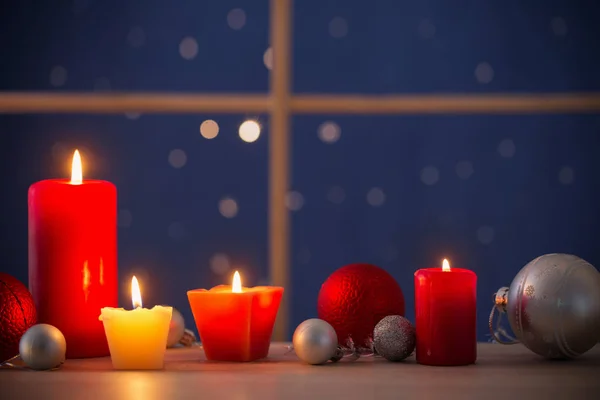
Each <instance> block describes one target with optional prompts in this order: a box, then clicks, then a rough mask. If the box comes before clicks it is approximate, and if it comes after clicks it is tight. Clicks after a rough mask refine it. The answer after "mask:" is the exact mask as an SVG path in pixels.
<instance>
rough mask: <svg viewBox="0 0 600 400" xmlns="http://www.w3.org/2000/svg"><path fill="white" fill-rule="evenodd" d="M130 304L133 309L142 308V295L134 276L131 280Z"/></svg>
mask: <svg viewBox="0 0 600 400" xmlns="http://www.w3.org/2000/svg"><path fill="white" fill-rule="evenodd" d="M131 303H132V304H133V308H134V309H136V308H141V307H142V294H141V293H140V285H139V284H138V280H137V278H136V277H135V275H134V276H133V278H131Z"/></svg>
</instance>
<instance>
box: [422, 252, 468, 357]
mask: <svg viewBox="0 0 600 400" xmlns="http://www.w3.org/2000/svg"><path fill="white" fill-rule="evenodd" d="M476 301H477V275H475V273H474V272H473V271H469V270H467V269H461V268H452V269H450V264H449V263H448V261H447V260H444V262H443V265H442V268H427V269H420V270H418V271H417V272H415V325H416V326H415V328H416V333H417V362H418V363H419V364H425V365H440V366H443V365H468V364H473V363H474V362H475V360H476V359H477V331H476V321H477V319H476V311H477V307H476Z"/></svg>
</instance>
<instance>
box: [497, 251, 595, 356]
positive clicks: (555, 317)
mask: <svg viewBox="0 0 600 400" xmlns="http://www.w3.org/2000/svg"><path fill="white" fill-rule="evenodd" d="M506 312H507V314H508V319H509V321H510V325H511V328H512V330H513V331H514V333H515V335H516V336H517V338H518V339H519V341H520V342H521V343H523V344H524V345H525V346H527V348H529V349H530V350H531V351H533V352H534V353H537V354H539V355H541V356H543V357H546V358H556V359H560V358H574V357H577V356H579V355H581V354H583V353H585V352H586V351H588V350H590V349H591V348H592V347H593V346H594V345H595V344H596V343H597V342H598V337H599V336H600V273H599V272H598V270H596V268H594V267H593V266H592V265H591V264H589V263H588V262H586V261H585V260H582V259H581V258H579V257H576V256H573V255H569V254H546V255H544V256H541V257H538V258H536V259H535V260H533V261H531V262H530V263H529V264H527V265H526V266H525V267H523V269H521V271H519V273H518V274H517V276H515V278H514V280H513V281H512V284H511V285H510V288H509V290H508V298H507V305H506Z"/></svg>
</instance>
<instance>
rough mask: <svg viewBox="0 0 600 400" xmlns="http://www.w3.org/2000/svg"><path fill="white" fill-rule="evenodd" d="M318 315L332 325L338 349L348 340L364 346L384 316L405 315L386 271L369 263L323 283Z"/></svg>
mask: <svg viewBox="0 0 600 400" xmlns="http://www.w3.org/2000/svg"><path fill="white" fill-rule="evenodd" d="M317 312H318V315H319V318H320V319H322V320H325V321H327V322H329V323H330V324H331V326H333V328H334V329H335V332H336V333H337V337H338V341H339V344H340V345H341V346H346V345H347V341H348V338H352V340H353V341H354V344H355V345H356V346H365V345H366V344H367V342H368V339H369V338H372V336H373V329H374V328H375V325H377V323H378V322H379V321H381V320H382V319H383V318H384V317H387V316H388V315H400V316H404V295H403V294H402V289H401V288H400V285H398V282H396V281H395V280H394V278H393V277H392V276H391V275H390V274H389V273H387V272H386V271H385V270H383V269H381V268H379V267H376V266H374V265H370V264H350V265H346V266H345V267H342V268H340V269H338V270H337V271H335V272H334V273H333V274H331V275H330V276H329V278H327V280H326V281H325V283H323V286H321V291H320V292H319V300H318V303H317Z"/></svg>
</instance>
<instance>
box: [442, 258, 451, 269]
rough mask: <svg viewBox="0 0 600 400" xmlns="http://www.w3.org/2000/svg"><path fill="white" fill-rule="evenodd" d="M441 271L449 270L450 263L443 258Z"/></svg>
mask: <svg viewBox="0 0 600 400" xmlns="http://www.w3.org/2000/svg"><path fill="white" fill-rule="evenodd" d="M442 271H450V263H449V262H448V260H446V259H445V258H444V261H442Z"/></svg>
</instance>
